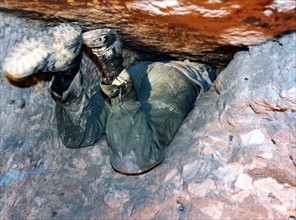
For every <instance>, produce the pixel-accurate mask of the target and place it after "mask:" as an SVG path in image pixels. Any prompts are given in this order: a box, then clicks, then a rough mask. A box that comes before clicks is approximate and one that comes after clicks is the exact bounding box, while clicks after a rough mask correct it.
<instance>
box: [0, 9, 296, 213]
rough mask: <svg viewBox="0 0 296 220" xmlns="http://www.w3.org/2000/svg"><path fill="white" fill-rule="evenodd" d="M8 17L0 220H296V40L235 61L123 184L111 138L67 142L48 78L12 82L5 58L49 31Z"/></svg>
mask: <svg viewBox="0 0 296 220" xmlns="http://www.w3.org/2000/svg"><path fill="white" fill-rule="evenodd" d="M0 16H1V17H0V18H1V19H0V46H1V50H0V70H1V72H0V103H1V105H0V125H1V126H0V135H1V136H0V152H1V160H0V216H1V217H0V219H118V218H121V219H233V218H236V219H288V218H289V216H290V217H291V219H292V216H295V205H296V201H295V198H296V195H295V190H296V188H295V187H296V182H295V179H296V172H295V165H296V152H295V150H296V148H295V147H296V140H295V139H296V137H295V133H296V127H295V121H296V85H295V80H296V75H295V74H296V72H295V71H296V63H295V62H296V60H295V59H296V57H295V56H296V54H295V48H296V45H295V44H296V34H295V33H292V34H288V35H286V36H284V37H281V38H278V39H277V38H276V39H273V40H271V41H268V42H267V43H265V44H262V45H260V46H252V47H249V49H248V51H244V52H239V53H237V54H236V55H235V57H234V59H233V60H232V61H231V63H230V64H229V65H228V66H227V67H226V68H225V69H224V70H223V71H222V72H221V73H220V75H219V76H218V78H217V80H216V81H215V83H214V86H213V87H212V88H211V89H210V90H209V91H208V92H207V93H205V94H203V95H202V96H201V98H200V100H199V101H198V102H197V103H196V107H195V108H194V110H193V111H192V112H191V113H190V114H189V115H188V117H187V118H186V119H185V121H184V123H183V125H182V126H181V128H180V129H179V131H178V133H177V135H176V137H175V139H174V140H173V141H172V143H171V144H170V145H169V146H168V147H167V149H166V157H165V160H164V161H163V163H162V164H161V165H159V166H158V167H157V168H155V169H154V170H152V171H150V172H148V173H146V174H143V175H140V176H125V175H121V174H119V173H116V172H115V171H113V170H112V168H111V166H110V164H109V158H108V146H107V143H106V140H105V137H102V138H101V140H100V141H99V142H98V143H96V144H95V145H94V146H92V147H88V148H84V149H80V150H71V149H67V148H65V147H64V146H63V145H62V144H61V142H60V141H59V139H58V135H57V132H56V124H55V118H54V101H52V99H51V97H50V95H49V93H48V91H47V85H48V80H49V79H50V77H49V76H47V75H44V74H39V75H36V76H34V77H32V78H30V79H29V80H28V81H25V82H22V83H21V84H15V83H12V82H9V81H8V80H7V79H6V78H5V76H4V75H3V73H2V68H1V67H2V66H1V63H2V62H3V59H4V57H5V56H6V55H7V53H8V52H9V50H11V48H12V47H13V46H14V45H15V43H16V42H18V41H20V40H21V39H22V38H23V37H24V35H25V34H28V33H29V35H30V34H34V33H35V31H36V30H39V29H40V28H42V27H44V25H47V23H42V22H37V21H32V20H29V19H17V18H14V17H10V16H6V15H5V16H4V15H1V14H0ZM83 65H84V68H87V67H88V66H92V64H91V62H90V61H89V60H87V59H86V58H84V63H83Z"/></svg>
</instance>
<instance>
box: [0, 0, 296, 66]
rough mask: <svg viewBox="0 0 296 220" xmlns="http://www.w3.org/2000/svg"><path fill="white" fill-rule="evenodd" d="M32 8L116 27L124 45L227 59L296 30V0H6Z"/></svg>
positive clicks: (5, 5)
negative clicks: (250, 46)
mask: <svg viewBox="0 0 296 220" xmlns="http://www.w3.org/2000/svg"><path fill="white" fill-rule="evenodd" d="M0 10H4V11H7V10H10V11H12V12H14V11H22V12H26V13H25V14H26V15H30V13H29V12H31V13H33V12H36V13H39V15H38V14H36V13H33V14H31V17H39V18H51V19H52V18H56V22H61V21H65V20H66V19H70V20H74V21H75V22H78V23H79V24H80V25H82V26H83V27H84V28H85V29H92V28H95V27H102V26H104V27H111V28H114V29H116V30H117V31H118V32H119V33H120V34H121V35H122V38H123V40H124V45H126V46H127V47H129V48H131V47H133V48H137V49H138V50H142V51H145V52H148V51H154V52H158V53H160V54H163V53H166V54H169V55H171V56H174V57H177V58H182V59H183V58H184V57H187V58H190V59H191V60H202V61H204V62H208V63H210V64H212V65H226V64H227V63H228V62H229V61H230V60H231V59H232V56H233V54H234V53H235V52H236V51H237V50H241V48H242V47H244V46H248V45H253V44H257V43H259V42H263V41H265V40H266V39H270V38H272V37H273V36H275V35H279V34H283V33H285V32H287V31H293V30H296V13H295V12H296V5H295V0H260V1H255V0H250V1H242V0H231V1H225V0H190V1H178V0H154V1H147V0H112V1H106V0H59V1H53V0H51V1H49V0H38V1H33V0H27V1H19V0H2V1H0Z"/></svg>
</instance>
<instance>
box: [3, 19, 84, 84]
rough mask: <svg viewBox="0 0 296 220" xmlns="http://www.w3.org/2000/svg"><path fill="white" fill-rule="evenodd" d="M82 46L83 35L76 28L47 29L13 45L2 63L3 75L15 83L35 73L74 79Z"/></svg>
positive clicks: (67, 25) (69, 25)
mask: <svg viewBox="0 0 296 220" xmlns="http://www.w3.org/2000/svg"><path fill="white" fill-rule="evenodd" d="M81 45H82V32H81V28H80V27H79V26H78V25H74V24H61V25H58V26H56V27H52V28H49V29H48V30H47V31H44V32H43V33H42V34H40V35H39V36H38V38H30V39H24V40H22V41H21V42H20V43H19V44H17V45H16V46H15V48H14V49H13V50H12V51H11V53H10V54H9V55H8V57H7V58H6V59H5V61H4V63H3V70H4V73H5V74H6V75H7V76H8V77H9V78H11V79H13V80H16V81H17V80H21V79H23V78H25V77H28V76H30V75H32V74H35V73H37V72H38V71H43V72H61V73H62V72H63V73H65V74H66V75H67V76H66V77H65V78H74V77H73V75H75V74H76V73H77V71H76V69H77V63H79V60H80V54H81ZM72 69H73V70H75V71H76V73H72V71H71V70H72ZM75 71H74V72H75Z"/></svg>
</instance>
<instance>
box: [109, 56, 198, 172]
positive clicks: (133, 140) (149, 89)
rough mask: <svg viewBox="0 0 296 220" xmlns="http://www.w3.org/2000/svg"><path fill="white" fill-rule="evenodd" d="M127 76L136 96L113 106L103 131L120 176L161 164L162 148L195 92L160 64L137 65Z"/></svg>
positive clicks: (177, 72) (175, 73)
mask: <svg viewBox="0 0 296 220" xmlns="http://www.w3.org/2000/svg"><path fill="white" fill-rule="evenodd" d="M127 72H128V73H129V74H130V76H131V78H132V79H133V85H134V87H133V90H131V92H130V94H131V93H135V94H134V96H131V95H130V94H129V96H128V97H129V98H128V99H126V98H125V97H123V99H122V101H117V102H116V104H114V105H113V106H112V109H111V112H110V117H109V119H108V122H107V127H106V134H107V139H108V142H109V145H110V161H111V164H112V166H113V167H114V168H115V169H116V170H118V171H120V172H123V173H142V172H145V171H147V170H149V169H150V168H152V167H154V166H156V165H157V164H159V163H160V162H161V161H162V160H163V157H164V154H163V148H164V146H165V145H167V144H168V143H169V142H170V141H171V140H172V138H173V136H174V135H175V133H176V131H177V130H178V128H179V126H180V124H181V123H182V121H183V119H184V117H185V116H186V114H187V113H188V112H189V111H190V110H191V109H192V108H193V105H194V103H195V100H196V97H197V95H198V89H197V88H196V86H195V85H193V84H192V83H191V82H190V81H189V80H188V78H186V77H185V76H184V75H183V74H181V73H180V72H179V70H177V69H176V68H173V67H171V66H168V65H164V64H161V63H158V64H157V65H155V64H151V63H148V62H144V63H139V64H137V65H135V66H133V67H131V68H129V69H127ZM119 76H120V75H119ZM130 97H133V98H130Z"/></svg>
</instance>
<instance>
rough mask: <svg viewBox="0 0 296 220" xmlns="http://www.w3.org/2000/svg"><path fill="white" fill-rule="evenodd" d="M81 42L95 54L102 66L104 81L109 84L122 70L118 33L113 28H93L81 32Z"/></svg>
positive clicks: (120, 45)
mask: <svg viewBox="0 0 296 220" xmlns="http://www.w3.org/2000/svg"><path fill="white" fill-rule="evenodd" d="M83 42H84V44H85V45H87V46H88V47H89V48H90V49H91V50H92V52H93V53H94V54H95V55H96V57H97V59H98V61H99V63H100V65H101V67H102V71H103V73H102V75H103V76H102V78H103V81H104V83H105V84H111V83H112V81H113V80H114V78H115V77H116V76H118V75H119V73H120V72H121V71H122V70H123V66H122V62H123V58H122V54H121V50H122V44H121V42H120V38H119V35H118V34H117V32H116V31H115V30H113V29H95V30H91V31H87V32H85V33H83Z"/></svg>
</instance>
